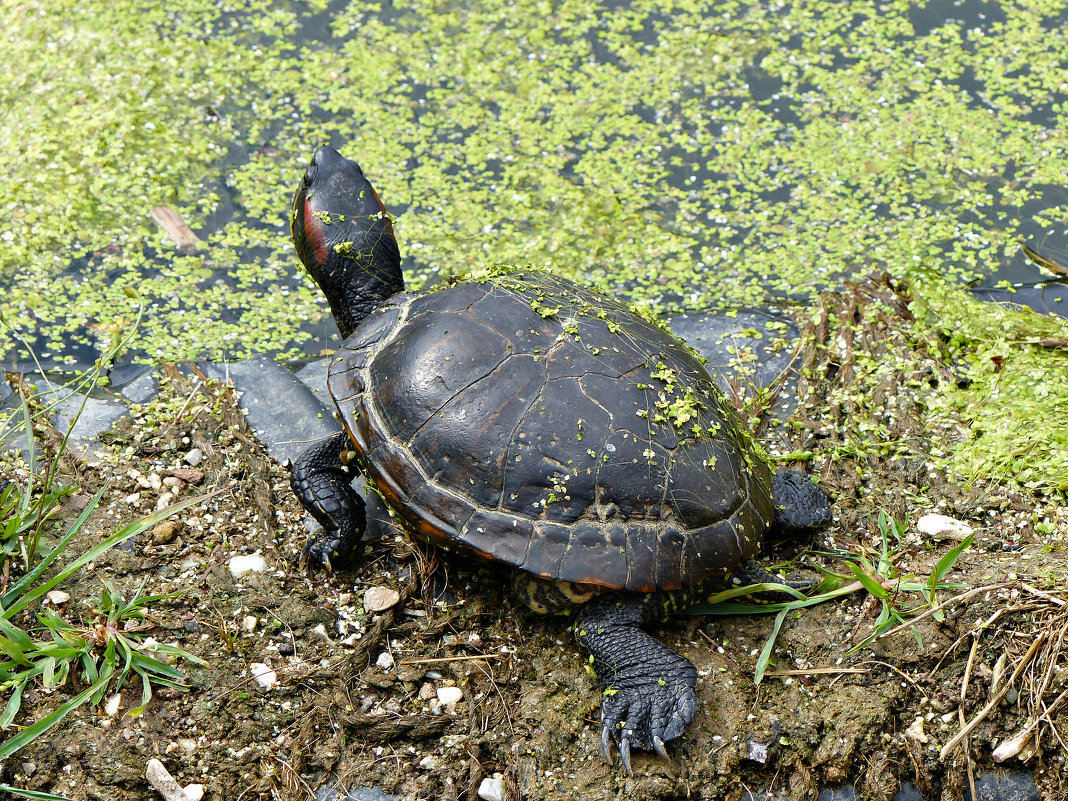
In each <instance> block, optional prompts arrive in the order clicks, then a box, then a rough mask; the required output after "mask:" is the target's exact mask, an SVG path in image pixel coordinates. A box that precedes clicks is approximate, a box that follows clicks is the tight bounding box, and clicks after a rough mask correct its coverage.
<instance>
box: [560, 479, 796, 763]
mask: <svg viewBox="0 0 1068 801" xmlns="http://www.w3.org/2000/svg"><path fill="white" fill-rule="evenodd" d="M809 483H810V485H811V486H812V487H815V485H814V484H811V482H809ZM754 584H781V585H783V586H787V587H791V588H793V589H796V590H806V589H810V588H811V587H812V586H813V582H795V581H783V580H782V579H780V578H778V577H777V576H774V575H772V574H771V573H768V572H767V571H766V570H764V568H762V567H761V566H760V565H759V564H758V563H757V562H755V561H753V560H751V559H747V560H745V561H743V562H742V563H741V564H740V565H739V566H738V567H737V568H736V569H735V571H734V572H733V573H732V574H731V575H729V576H727V577H724V578H714V579H711V580H709V581H706V582H704V583H702V584H700V585H698V586H696V587H684V588H683V589H680V590H675V591H674V592H654V593H648V594H642V595H635V594H630V593H610V594H607V595H601V596H598V597H597V598H595V599H594V600H592V601H590V602H589V603H587V604H586V605H585V606H583V607H582V610H581V611H580V612H579V615H578V620H577V621H576V622H575V627H574V629H575V638H576V639H577V640H578V642H579V644H580V645H581V646H582V647H584V648H585V649H586V650H588V651H589V652H590V654H591V655H592V656H593V670H594V672H595V673H596V674H597V680H598V683H599V685H600V687H601V689H602V690H603V691H604V700H603V701H602V702H601V748H602V749H603V750H604V755H605V758H606V759H607V760H608V761H609V762H611V761H612V755H611V750H610V748H611V743H612V741H615V742H616V744H617V745H618V746H619V753H620V755H621V757H622V760H623V767H624V769H625V770H626V771H627V773H628V774H631V773H632V771H631V765H630V752H631V750H632V749H635V748H636V749H639V750H642V751H656V753H657V754H659V755H660V756H661V757H663V758H665V759H667V758H668V755H667V749H666V748H665V747H664V745H665V743H667V742H670V741H671V740H673V739H675V738H676V737H678V736H679V735H680V734H682V732H683V730H684V729H685V728H686V726H687V725H689V723H690V721H691V720H693V716H694V714H695V713H696V711H697V693H696V690H695V687H696V680H697V671H696V670H695V669H694V666H693V665H692V664H691V663H690V661H689V660H687V659H686V658H685V657H683V656H681V655H680V654H677V653H675V651H673V650H671V649H670V648H668V647H667V646H666V645H664V644H663V643H661V642H660V641H658V640H656V639H654V638H653V637H651V636H649V635H648V634H646V633H645V632H644V631H642V629H644V628H648V627H650V626H652V625H655V624H656V623H659V622H661V621H663V620H665V619H667V618H668V617H670V616H671V615H673V614H674V613H675V612H677V611H678V610H680V609H685V608H686V607H687V606H690V605H691V604H693V603H695V602H697V601H700V600H702V599H704V598H706V597H707V596H708V595H710V594H712V593H714V592H718V591H720V590H723V589H726V588H729V587H741V586H751V585H754ZM792 597H793V596H790V595H787V594H785V593H772V592H766V593H759V594H758V595H754V596H750V597H749V599H750V600H752V601H753V602H755V603H777V602H779V601H783V600H791V599H792Z"/></svg>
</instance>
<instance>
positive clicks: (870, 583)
mask: <svg viewBox="0 0 1068 801" xmlns="http://www.w3.org/2000/svg"><path fill="white" fill-rule="evenodd" d="M846 566H847V567H848V568H849V569H850V570H852V571H853V575H854V576H856V577H857V581H859V582H860V583H861V585H862V586H863V587H864V589H866V590H867V591H868V592H870V593H871V594H872V595H874V596H875V597H876V598H878V599H879V600H880V601H885V600H887V599H888V598H889V597H890V593H888V592H887V591H886V588H885V587H884V586H883V585H882V582H880V581H879V580H878V579H874V578H872V577H871V576H869V575H868V574H867V573H865V572H864V570H863V569H862V568H861V567H860V566H859V565H855V564H853V563H852V562H846Z"/></svg>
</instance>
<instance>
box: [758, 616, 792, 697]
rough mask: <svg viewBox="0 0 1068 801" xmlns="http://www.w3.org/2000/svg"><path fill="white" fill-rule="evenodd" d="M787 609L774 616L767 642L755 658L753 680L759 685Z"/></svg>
mask: <svg viewBox="0 0 1068 801" xmlns="http://www.w3.org/2000/svg"><path fill="white" fill-rule="evenodd" d="M789 611H790V610H789V609H783V610H782V611H781V612H779V614H777V615H776V616H775V623H774V625H773V626H772V627H771V634H770V635H769V636H768V641H767V642H765V643H764V647H763V648H761V649H760V656H759V657H757V662H756V674H755V676H754V677H753V680H754V681H755V682H756V683H757V684H760V682H761V681H762V680H763V678H764V671H765V670H767V668H768V662H769V661H770V660H771V651H772V649H773V648H774V647H775V640H776V639H778V637H779V630H780V629H781V628H782V623H783V621H784V620H786V615H787V613H788V612H789Z"/></svg>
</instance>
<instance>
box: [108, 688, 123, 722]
mask: <svg viewBox="0 0 1068 801" xmlns="http://www.w3.org/2000/svg"><path fill="white" fill-rule="evenodd" d="M121 703H122V696H121V695H119V694H118V693H115V694H114V695H113V696H111V698H109V699H108V702H107V703H106V704H104V712H106V713H107V716H108V717H109V718H113V717H115V716H116V715H117V714H119V704H121Z"/></svg>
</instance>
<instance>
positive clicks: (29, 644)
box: [0, 618, 37, 651]
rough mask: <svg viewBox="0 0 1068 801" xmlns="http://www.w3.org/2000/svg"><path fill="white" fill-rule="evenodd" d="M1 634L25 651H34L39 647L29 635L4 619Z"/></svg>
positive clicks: (0, 621) (1, 620)
mask: <svg viewBox="0 0 1068 801" xmlns="http://www.w3.org/2000/svg"><path fill="white" fill-rule="evenodd" d="M0 634H2V635H4V636H5V637H7V638H8V639H9V640H11V642H13V643H14V644H15V645H17V646H18V647H19V648H20V649H22V650H23V651H32V650H33V649H34V648H36V647H37V644H36V643H35V642H34V641H33V638H32V637H31V636H30V635H29V634H27V633H26V632H24V631H23V630H22V629H20V628H19V627H18V626H16V625H14V624H13V623H11V622H10V621H7V620H4V619H3V618H0Z"/></svg>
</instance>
